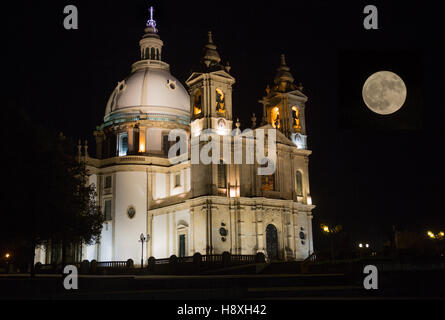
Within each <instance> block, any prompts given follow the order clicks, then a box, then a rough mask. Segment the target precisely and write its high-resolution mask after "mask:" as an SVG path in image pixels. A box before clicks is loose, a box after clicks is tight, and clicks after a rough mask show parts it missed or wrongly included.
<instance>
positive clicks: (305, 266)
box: [300, 252, 317, 272]
mask: <svg viewBox="0 0 445 320" xmlns="http://www.w3.org/2000/svg"><path fill="white" fill-rule="evenodd" d="M315 260H317V253H316V252H312V253H311V254H310V255H309V256H308V257H307V258H306V259H304V260H303V261H302V262H301V265H300V266H301V271H302V272H307V271H308V270H309V264H311V263H312V262H315Z"/></svg>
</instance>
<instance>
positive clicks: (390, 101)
mask: <svg viewBox="0 0 445 320" xmlns="http://www.w3.org/2000/svg"><path fill="white" fill-rule="evenodd" d="M362 96H363V101H364V102H365V104H366V106H367V107H368V108H369V109H370V110H371V111H373V112H375V113H378V114H383V115H387V114H391V113H394V112H396V111H397V110H399V109H400V108H401V107H402V106H403V104H404V103H405V100H406V86H405V83H404V82H403V80H402V79H401V78H400V77H399V76H398V75H397V74H395V73H393V72H390V71H379V72H376V73H374V74H372V75H371V76H370V77H369V78H368V79H367V80H366V81H365V84H364V85H363V90H362Z"/></svg>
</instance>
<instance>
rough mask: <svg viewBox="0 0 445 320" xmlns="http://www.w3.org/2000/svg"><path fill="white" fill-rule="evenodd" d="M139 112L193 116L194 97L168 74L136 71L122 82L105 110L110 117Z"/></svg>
mask: <svg viewBox="0 0 445 320" xmlns="http://www.w3.org/2000/svg"><path fill="white" fill-rule="evenodd" d="M121 112H123V113H127V112H138V113H145V114H157V115H162V114H165V115H184V114H185V113H186V114H189V112H190V97H189V94H188V92H187V90H185V88H184V87H183V86H182V84H181V83H180V82H179V81H178V80H177V79H176V78H175V77H173V76H172V75H171V74H170V72H169V71H168V70H165V69H159V68H142V69H136V70H135V71H134V72H133V73H131V74H130V75H129V76H128V77H127V78H126V79H125V80H124V81H122V82H119V83H118V85H117V86H116V88H115V89H114V91H113V93H112V94H111V96H110V99H109V100H108V103H107V108H106V110H105V117H107V116H108V115H110V113H113V114H116V113H121Z"/></svg>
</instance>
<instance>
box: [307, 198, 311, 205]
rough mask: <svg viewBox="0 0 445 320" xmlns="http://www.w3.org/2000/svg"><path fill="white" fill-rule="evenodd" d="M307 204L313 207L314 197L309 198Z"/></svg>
mask: <svg viewBox="0 0 445 320" xmlns="http://www.w3.org/2000/svg"><path fill="white" fill-rule="evenodd" d="M307 204H308V205H312V197H311V196H307Z"/></svg>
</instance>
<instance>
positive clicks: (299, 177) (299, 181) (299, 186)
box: [297, 170, 303, 197]
mask: <svg viewBox="0 0 445 320" xmlns="http://www.w3.org/2000/svg"><path fill="white" fill-rule="evenodd" d="M297 196H299V197H302V196H303V175H302V174H301V171H300V170H297Z"/></svg>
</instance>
